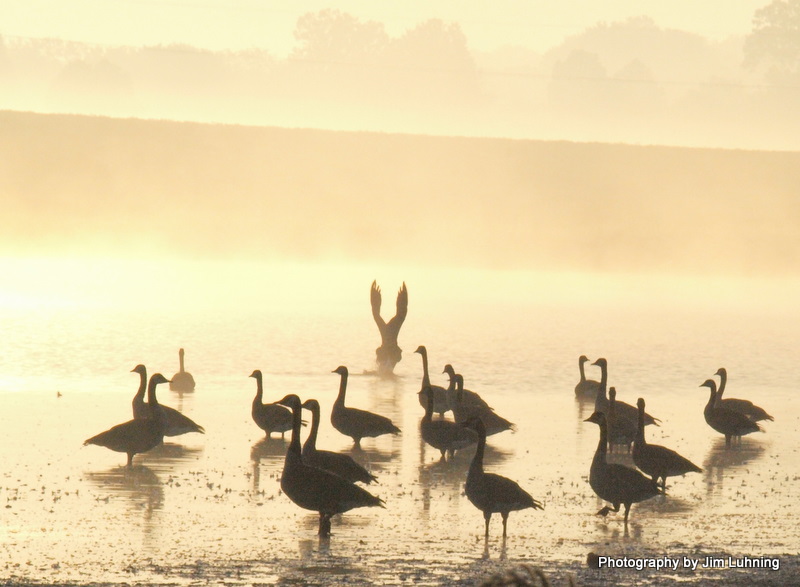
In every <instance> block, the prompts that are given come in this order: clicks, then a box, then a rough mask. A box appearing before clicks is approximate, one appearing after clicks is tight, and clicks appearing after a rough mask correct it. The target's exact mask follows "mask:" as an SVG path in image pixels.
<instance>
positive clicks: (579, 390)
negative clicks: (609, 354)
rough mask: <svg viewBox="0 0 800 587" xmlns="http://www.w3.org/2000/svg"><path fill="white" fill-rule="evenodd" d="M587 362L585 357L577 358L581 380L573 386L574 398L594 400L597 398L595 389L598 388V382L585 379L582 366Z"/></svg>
mask: <svg viewBox="0 0 800 587" xmlns="http://www.w3.org/2000/svg"><path fill="white" fill-rule="evenodd" d="M588 360H589V359H588V357H587V356H586V355H581V356H580V357H578V370H579V371H580V374H581V378H580V380H579V381H578V383H577V385H575V397H578V398H585V399H595V398H596V397H597V388H598V387H599V386H600V382H599V381H595V380H594V379H586V372H585V370H584V364H585V363H586V362H587V361H588Z"/></svg>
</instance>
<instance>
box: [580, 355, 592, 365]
mask: <svg viewBox="0 0 800 587" xmlns="http://www.w3.org/2000/svg"><path fill="white" fill-rule="evenodd" d="M588 360H589V357H587V356H586V355H581V356H580V357H578V363H580V364H581V365H583V364H584V363H585V362H586V361H588Z"/></svg>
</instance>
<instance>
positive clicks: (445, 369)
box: [442, 363, 456, 379]
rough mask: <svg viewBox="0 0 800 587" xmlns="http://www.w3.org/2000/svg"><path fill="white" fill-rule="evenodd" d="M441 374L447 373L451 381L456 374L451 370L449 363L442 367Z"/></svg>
mask: <svg viewBox="0 0 800 587" xmlns="http://www.w3.org/2000/svg"><path fill="white" fill-rule="evenodd" d="M442 373H447V375H448V376H449V377H450V379H452V378H453V377H454V376H455V374H456V370H455V369H453V366H452V365H451V364H450V363H447V365H445V366H444V371H442Z"/></svg>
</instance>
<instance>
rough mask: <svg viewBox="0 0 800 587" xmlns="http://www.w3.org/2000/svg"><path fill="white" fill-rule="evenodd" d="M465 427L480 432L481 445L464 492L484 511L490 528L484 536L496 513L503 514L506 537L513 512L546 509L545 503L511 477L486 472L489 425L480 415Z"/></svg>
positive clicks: (479, 444) (471, 466)
mask: <svg viewBox="0 0 800 587" xmlns="http://www.w3.org/2000/svg"><path fill="white" fill-rule="evenodd" d="M463 426H465V427H467V428H469V429H471V430H473V431H475V433H476V434H477V435H478V448H477V450H476V451H475V456H474V457H472V463H470V466H469V472H468V473H467V482H466V484H465V486H464V492H465V493H466V494H467V499H469V501H470V503H471V504H472V505H474V506H475V507H476V508H478V509H479V510H480V511H482V512H483V519H484V521H485V528H486V529H485V532H484V537H485V538H488V537H489V520H490V519H491V517H492V514H493V513H499V514H500V516H501V517H502V518H503V538H505V537H506V531H507V525H508V514H509V513H510V512H513V511H517V510H523V509H526V508H533V509H536V510H543V509H544V506H543V505H542V503H541V502H539V501H537V500H535V499H534V498H533V497H531V495H530V494H529V493H528V492H527V491H525V490H524V489H522V488H521V487H520V486H519V485H518V484H517V483H515V482H514V481H512V480H511V479H508V478H507V477H502V476H500V475H495V474H494V473H486V472H484V470H483V453H484V450H485V449H486V427H485V426H484V425H483V421H482V420H481V419H480V418H470V419H469V420H468V421H467V422H465V423H464V424H463Z"/></svg>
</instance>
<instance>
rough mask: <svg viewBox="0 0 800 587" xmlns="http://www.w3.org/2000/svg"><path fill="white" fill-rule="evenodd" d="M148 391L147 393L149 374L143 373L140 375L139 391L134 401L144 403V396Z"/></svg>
mask: <svg viewBox="0 0 800 587" xmlns="http://www.w3.org/2000/svg"><path fill="white" fill-rule="evenodd" d="M146 391H147V373H146V372H144V371H141V372H140V373H139V389H138V390H137V392H136V395H135V396H134V398H133V399H134V400H137V401H144V394H145V392H146Z"/></svg>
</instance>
